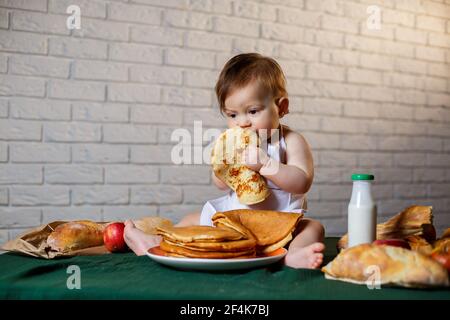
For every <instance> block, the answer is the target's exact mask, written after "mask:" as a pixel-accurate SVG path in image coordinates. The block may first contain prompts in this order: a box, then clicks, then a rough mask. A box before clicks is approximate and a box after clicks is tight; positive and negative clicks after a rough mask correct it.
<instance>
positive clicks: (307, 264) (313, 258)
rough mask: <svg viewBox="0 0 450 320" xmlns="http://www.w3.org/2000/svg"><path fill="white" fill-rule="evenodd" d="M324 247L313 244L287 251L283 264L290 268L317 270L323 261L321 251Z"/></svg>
mask: <svg viewBox="0 0 450 320" xmlns="http://www.w3.org/2000/svg"><path fill="white" fill-rule="evenodd" d="M324 249H325V245H324V244H323V243H320V242H315V243H313V244H310V245H309V246H307V247H304V248H298V249H294V250H292V249H291V250H289V251H288V253H287V255H286V257H285V260H284V262H285V264H286V265H287V266H289V267H292V268H296V269H298V268H307V269H317V268H318V267H320V265H321V264H322V261H323V253H322V251H323V250H324Z"/></svg>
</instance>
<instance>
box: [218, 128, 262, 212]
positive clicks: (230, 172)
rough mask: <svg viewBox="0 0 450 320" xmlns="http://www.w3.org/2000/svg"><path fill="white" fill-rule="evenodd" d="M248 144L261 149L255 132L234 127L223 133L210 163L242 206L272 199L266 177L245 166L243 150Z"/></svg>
mask: <svg viewBox="0 0 450 320" xmlns="http://www.w3.org/2000/svg"><path fill="white" fill-rule="evenodd" d="M249 145H254V146H260V140H259V138H258V136H257V134H256V132H254V131H252V130H250V129H242V128H240V127H235V128H231V129H228V130H226V131H225V132H223V133H222V134H221V135H220V136H219V137H218V138H217V140H216V142H215V144H214V147H213V149H212V151H211V164H212V167H213V171H214V173H215V174H216V176H217V177H219V178H220V179H221V180H223V181H224V182H225V183H226V184H227V185H228V186H229V187H230V188H231V189H232V190H233V191H235V192H236V195H237V197H238V200H239V202H240V203H242V204H246V205H252V204H257V203H260V202H262V201H264V200H265V199H267V198H268V197H269V196H270V189H269V188H268V186H267V182H266V180H265V178H264V177H263V176H261V175H260V174H259V173H258V172H255V171H253V170H251V169H250V168H248V167H247V166H245V165H243V161H242V154H241V153H242V151H243V150H245V148H246V147H248V146H249Z"/></svg>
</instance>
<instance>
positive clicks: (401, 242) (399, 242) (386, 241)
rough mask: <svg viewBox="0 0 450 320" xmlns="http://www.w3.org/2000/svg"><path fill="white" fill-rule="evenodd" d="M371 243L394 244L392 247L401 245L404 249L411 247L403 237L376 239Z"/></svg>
mask: <svg viewBox="0 0 450 320" xmlns="http://www.w3.org/2000/svg"><path fill="white" fill-rule="evenodd" d="M373 244H376V245H379V246H381V245H386V246H394V247H401V248H405V249H411V247H410V246H409V243H408V242H407V241H406V240H403V239H377V240H375V241H374V242H373Z"/></svg>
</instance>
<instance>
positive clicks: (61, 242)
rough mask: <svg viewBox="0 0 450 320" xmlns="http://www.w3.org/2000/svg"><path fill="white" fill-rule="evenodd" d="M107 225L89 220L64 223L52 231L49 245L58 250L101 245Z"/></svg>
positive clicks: (48, 241) (48, 240)
mask: <svg viewBox="0 0 450 320" xmlns="http://www.w3.org/2000/svg"><path fill="white" fill-rule="evenodd" d="M105 226H106V224H100V223H96V222H93V221H89V220H80V221H72V222H67V223H63V224H60V225H59V226H57V227H56V228H55V230H53V232H52V233H50V235H49V236H48V238H47V245H48V246H49V247H50V248H51V249H52V250H55V251H58V252H69V251H74V250H79V249H84V248H89V247H96V246H101V245H102V244H103V230H104V228H105Z"/></svg>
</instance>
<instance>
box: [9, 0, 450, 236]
mask: <svg viewBox="0 0 450 320" xmlns="http://www.w3.org/2000/svg"><path fill="white" fill-rule="evenodd" d="M71 4H77V5H79V6H80V9H81V29H80V30H69V29H68V28H67V27H66V21H67V18H68V14H67V13H66V9H67V7H68V6H69V5H71ZM374 4H375V5H378V6H379V8H380V10H381V25H380V29H373V30H370V29H368V24H367V19H368V18H369V16H368V14H367V12H366V9H367V7H368V6H369V5H374ZM449 17H450V2H449V1H442V0H441V1H437V0H423V1H420V5H419V4H418V3H417V4H414V3H413V4H410V3H409V1H374V3H372V2H370V1H357V0H342V1H335V0H327V1H316V0H302V1H291V0H279V1H273V0H252V1H238V0H227V1H222V0H210V1H209V0H208V1H191V0H170V1H166V0H164V1H163V0H158V1H148V0H133V1H110V0H108V1H107V0H95V1H89V0H77V1H70V0H33V1H25V0H0V242H4V241H6V240H8V239H10V238H11V237H13V236H15V235H17V234H18V233H19V231H20V232H22V231H23V229H25V228H28V227H33V226H36V225H38V224H41V223H45V222H49V221H52V220H58V219H95V220H113V219H122V220H123V219H126V218H135V217H140V216H144V215H159V216H162V217H168V218H171V219H174V220H179V219H180V218H181V217H182V216H183V215H184V214H186V213H189V212H194V211H200V210H201V208H202V205H203V203H204V202H205V201H207V200H208V199H211V198H214V197H218V196H220V195H222V194H223V192H222V191H220V190H218V189H217V188H216V187H215V186H214V185H213V184H212V181H211V176H210V173H211V172H210V168H209V166H208V164H207V163H205V159H208V158H209V154H208V151H209V150H208V149H202V146H203V147H207V146H208V145H209V143H210V141H211V137H213V136H214V132H213V131H206V130H218V131H219V132H220V130H223V128H225V122H224V119H223V118H222V116H221V115H220V113H219V111H218V108H217V101H216V99H215V96H214V90H213V89H214V85H215V81H216V80H217V77H218V75H219V71H220V69H221V67H222V66H223V64H224V62H225V61H227V59H229V58H230V57H232V56H233V55H235V54H237V53H240V52H248V51H256V52H260V53H262V54H265V55H269V56H272V57H273V58H275V59H276V60H277V61H278V62H279V63H280V65H281V66H282V68H283V69H284V71H285V74H286V76H287V83H288V92H289V96H290V114H289V115H287V116H286V117H284V118H283V120H282V122H284V123H285V124H288V125H290V126H291V127H292V128H294V129H295V130H297V131H299V132H301V133H303V135H304V136H305V138H306V139H307V141H308V142H309V144H310V145H311V147H312V150H313V155H314V164H315V173H316V175H315V180H314V184H313V187H312V189H311V190H310V192H309V195H308V200H309V201H308V205H309V209H310V211H309V214H308V215H309V217H311V218H317V219H318V220H320V221H321V222H322V223H323V224H324V225H325V228H326V232H327V234H328V235H338V234H342V233H344V232H346V228H347V226H346V223H347V220H346V216H347V204H348V201H349V198H350V193H351V181H350V175H351V173H353V172H356V171H364V172H372V173H374V174H375V176H376V180H375V183H374V191H373V192H374V196H375V198H376V200H377V202H378V207H379V219H380V221H381V220H385V219H386V218H387V217H389V216H391V215H393V214H395V213H396V212H398V211H400V210H401V209H403V208H404V207H405V206H407V205H412V204H431V205H433V206H434V208H435V217H436V219H435V224H436V226H437V229H438V233H439V232H441V230H442V229H443V228H444V227H448V226H449V225H450V129H449V128H450V71H449V70H450V22H449V21H448V19H449ZM369 25H370V24H369ZM196 121H201V125H202V128H203V131H202V132H200V133H199V132H197V131H196V130H197V129H198V127H195V125H194V123H195V122H196ZM197 125H198V123H197ZM186 135H187V140H183V141H180V140H179V138H180V137H183V136H186ZM177 137H178V138H177ZM182 145H185V146H190V147H191V149H190V151H194V150H197V151H198V150H200V152H202V151H203V152H204V154H200V156H193V154H191V153H189V152H187V154H185V155H182V154H180V153H179V152H178V151H179V149H176V148H177V147H178V148H179V147H180V146H182ZM186 150H187V151H189V149H186ZM174 156H176V157H178V158H180V157H181V156H183V157H184V159H185V160H186V161H188V162H190V163H185V164H183V165H178V164H176V163H175V162H174V158H173V157H174Z"/></svg>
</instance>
